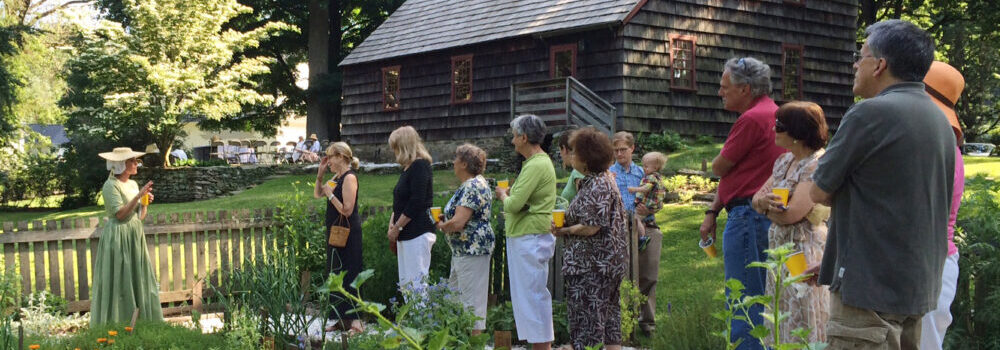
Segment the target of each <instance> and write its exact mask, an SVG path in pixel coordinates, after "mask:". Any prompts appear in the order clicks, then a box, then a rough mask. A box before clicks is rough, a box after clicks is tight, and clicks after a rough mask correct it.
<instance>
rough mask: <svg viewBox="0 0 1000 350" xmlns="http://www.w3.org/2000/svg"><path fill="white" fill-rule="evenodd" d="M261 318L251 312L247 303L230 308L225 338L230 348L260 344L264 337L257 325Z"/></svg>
mask: <svg viewBox="0 0 1000 350" xmlns="http://www.w3.org/2000/svg"><path fill="white" fill-rule="evenodd" d="M259 322H260V318H259V317H258V316H256V315H254V314H253V313H252V312H250V310H249V309H247V307H246V306H245V305H238V306H235V307H234V308H233V309H231V310H230V313H229V319H228V320H227V322H226V324H225V329H224V332H223V333H222V336H223V338H225V341H226V347H227V348H229V349H254V348H257V347H259V346H260V343H261V341H262V340H263V339H264V337H263V336H262V335H261V333H260V329H258V328H257V325H258V324H260V323H259Z"/></svg>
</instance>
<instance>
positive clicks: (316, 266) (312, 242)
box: [273, 181, 327, 283]
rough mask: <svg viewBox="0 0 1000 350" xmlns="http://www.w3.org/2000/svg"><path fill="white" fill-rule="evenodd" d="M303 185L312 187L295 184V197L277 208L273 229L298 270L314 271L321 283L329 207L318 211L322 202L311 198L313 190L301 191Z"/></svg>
mask: <svg viewBox="0 0 1000 350" xmlns="http://www.w3.org/2000/svg"><path fill="white" fill-rule="evenodd" d="M302 186H306V187H311V185H303V184H302V183H301V182H299V181H295V182H293V183H292V187H294V188H295V190H294V191H292V192H293V193H294V195H293V196H292V198H289V199H287V200H286V201H285V202H284V203H281V204H279V205H278V211H277V213H275V215H274V226H273V227H274V229H275V232H276V233H277V236H278V237H279V240H280V241H282V242H283V243H284V244H286V245H287V248H288V249H289V252H290V255H289V258H291V259H292V262H293V263H294V265H295V270H296V271H300V272H305V271H309V272H311V273H312V275H315V276H316V277H318V279H317V280H316V282H317V283H319V282H320V281H321V280H322V279H323V277H324V276H321V275H322V274H323V273H324V270H325V267H326V247H327V234H326V227H325V222H324V219H325V216H324V215H325V211H326V208H325V207H324V208H317V204H320V203H322V202H321V201H318V200H316V199H314V198H313V197H312V191H308V189H306V191H303V190H300V187H302ZM305 193H307V194H305Z"/></svg>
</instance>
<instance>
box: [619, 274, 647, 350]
mask: <svg viewBox="0 0 1000 350" xmlns="http://www.w3.org/2000/svg"><path fill="white" fill-rule="evenodd" d="M618 293H619V295H620V297H619V299H620V303H621V304H620V305H621V321H622V326H621V327H622V328H621V330H622V343H628V342H629V340H631V338H632V334H633V332H634V331H635V326H637V325H639V308H640V307H641V306H642V305H643V304H645V303H646V299H647V297H646V296H645V295H642V292H640V291H639V288H638V287H636V285H635V284H632V281H631V280H629V279H627V278H626V279H622V283H621V285H619V288H618Z"/></svg>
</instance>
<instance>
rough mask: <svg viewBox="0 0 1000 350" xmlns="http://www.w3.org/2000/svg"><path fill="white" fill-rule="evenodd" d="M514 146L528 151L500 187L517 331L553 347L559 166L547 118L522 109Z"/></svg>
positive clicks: (535, 346)
mask: <svg viewBox="0 0 1000 350" xmlns="http://www.w3.org/2000/svg"><path fill="white" fill-rule="evenodd" d="M510 128H511V131H512V132H513V134H514V137H513V139H512V140H511V143H512V144H514V150H515V151H517V153H519V154H520V155H522V156H524V158H525V161H524V163H522V165H521V173H520V174H519V175H518V176H517V179H516V180H515V181H514V183H513V185H512V186H511V187H510V189H509V190H508V189H506V188H501V187H497V189H496V195H497V199H499V200H501V201H502V202H503V211H504V214H505V215H506V217H507V220H506V222H505V225H504V227H505V229H506V230H505V232H506V234H507V270H508V275H509V276H510V296H511V304H512V306H513V309H514V323H515V324H516V325H517V336H518V338H520V339H521V340H526V341H527V342H528V343H531V344H532V349H549V348H550V346H551V343H552V341H553V340H554V339H555V333H554V329H553V327H552V295H551V294H549V290H548V288H547V286H546V284H547V282H548V277H549V260H550V259H552V253H553V252H554V247H555V242H556V239H555V237H554V236H552V234H551V233H549V229H550V228H551V225H552V209H553V208H554V207H555V204H556V172H555V168H554V167H553V165H552V159H550V158H549V155H548V154H545V151H544V150H542V146H541V143H542V140H543V139H544V138H545V133H546V130H545V122H543V121H542V119H541V118H538V117H537V116H535V115H530V114H529V115H522V116H519V117H517V118H515V119H514V120H513V121H511V122H510Z"/></svg>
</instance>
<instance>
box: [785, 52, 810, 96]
mask: <svg viewBox="0 0 1000 350" xmlns="http://www.w3.org/2000/svg"><path fill="white" fill-rule="evenodd" d="M789 51H798V52H799V68H798V71H797V72H795V79H796V80H798V81H797V83H798V86H799V93H798V96H796V97H795V99H796V100H801V99H802V90H803V87H805V85H803V84H802V66H803V64H802V63H803V62H804V61H805V58H806V57H805V46H803V45H798V44H781V99H782V100H784V99H785V77H786V75H785V62H786V60H787V59H788V52H789Z"/></svg>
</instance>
